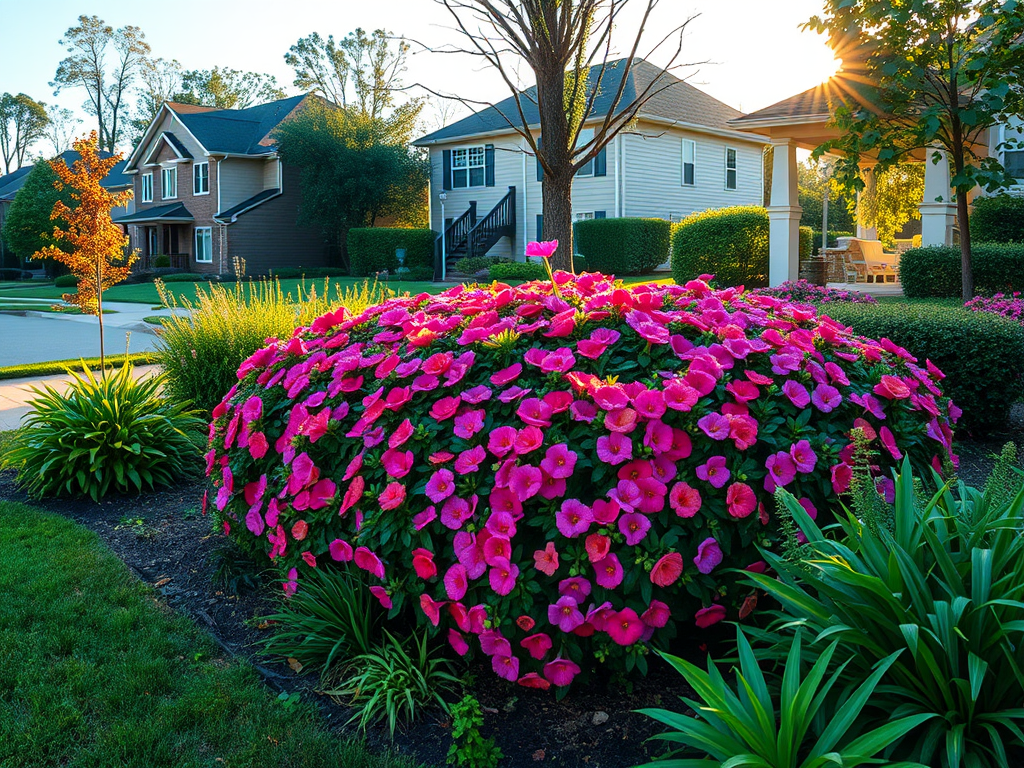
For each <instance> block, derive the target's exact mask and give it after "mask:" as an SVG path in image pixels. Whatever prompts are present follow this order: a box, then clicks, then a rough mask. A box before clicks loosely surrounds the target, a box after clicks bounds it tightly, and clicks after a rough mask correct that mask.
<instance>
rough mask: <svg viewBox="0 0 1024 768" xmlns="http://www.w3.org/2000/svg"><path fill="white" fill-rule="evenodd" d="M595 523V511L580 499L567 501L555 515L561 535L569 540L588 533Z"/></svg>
mask: <svg viewBox="0 0 1024 768" xmlns="http://www.w3.org/2000/svg"><path fill="white" fill-rule="evenodd" d="M593 522H594V512H593V510H591V509H590V507H588V506H587V505H586V504H584V503H583V502H582V501H579V500H578V499H566V500H565V501H563V502H562V507H561V509H559V510H558V512H556V513H555V523H556V525H557V526H558V531H559V533H561V534H562V535H563V536H565V537H566V538H569V539H572V538H575V537H577V536H579V535H581V534H584V533H586V532H587V531H588V530H589V529H590V524H591V523H593Z"/></svg>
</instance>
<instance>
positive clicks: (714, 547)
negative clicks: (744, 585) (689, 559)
mask: <svg viewBox="0 0 1024 768" xmlns="http://www.w3.org/2000/svg"><path fill="white" fill-rule="evenodd" d="M693 562H694V563H695V564H696V566H697V570H698V571H700V572H701V573H703V574H708V573H711V572H712V571H713V570H715V568H716V567H717V566H718V565H719V564H720V563H721V562H722V549H721V547H719V546H718V542H717V541H715V540H714V539H713V538H707V539H704V541H702V542H701V543H700V546H698V547H697V556H696V557H695V558H693Z"/></svg>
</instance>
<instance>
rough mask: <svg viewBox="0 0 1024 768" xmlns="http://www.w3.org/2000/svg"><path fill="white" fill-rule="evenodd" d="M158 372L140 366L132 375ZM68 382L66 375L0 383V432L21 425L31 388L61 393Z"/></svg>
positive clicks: (28, 407) (154, 369)
mask: <svg viewBox="0 0 1024 768" xmlns="http://www.w3.org/2000/svg"><path fill="white" fill-rule="evenodd" d="M159 371H160V366H158V365H142V366H138V367H137V368H135V370H134V371H133V373H134V374H135V378H137V379H138V378H141V377H143V376H145V375H147V374H151V373H158V372H159ZM70 381H71V377H70V376H69V375H67V374H59V375H56V376H41V377H35V378H32V377H30V378H27V379H7V380H6V381H0V432H4V431H7V430H10V429H17V428H18V426H19V425H20V424H21V420H22V418H23V417H24V416H25V415H26V414H27V413H28V412H29V410H30V406H29V405H28V401H29V400H31V399H33V398H34V397H35V394H34V393H33V392H32V391H31V390H32V388H36V389H42V386H43V385H44V384H46V385H48V386H50V387H53V388H54V389H56V390H57V391H58V392H63V391H64V390H66V389H67V386H68V383H69V382H70Z"/></svg>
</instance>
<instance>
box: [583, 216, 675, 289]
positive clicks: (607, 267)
mask: <svg viewBox="0 0 1024 768" xmlns="http://www.w3.org/2000/svg"><path fill="white" fill-rule="evenodd" d="M671 239H672V224H671V223H670V222H668V221H666V220H665V219H590V220H588V221H580V222H577V223H576V250H578V251H579V252H580V254H582V255H583V256H584V258H586V260H587V267H588V269H590V270H591V271H594V272H603V273H604V274H607V275H619V276H622V275H646V274H648V273H649V272H653V271H654V269H655V268H656V267H658V265H660V264H664V263H665V262H666V261H668V258H669V243H670V241H671Z"/></svg>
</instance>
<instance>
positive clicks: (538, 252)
mask: <svg viewBox="0 0 1024 768" xmlns="http://www.w3.org/2000/svg"><path fill="white" fill-rule="evenodd" d="M556 250H558V241H557V240H545V241H541V242H536V241H532V242H529V243H527V244H526V255H527V256H538V257H540V258H542V259H550V258H551V257H552V256H553V255H554V253H555V251H556Z"/></svg>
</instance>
